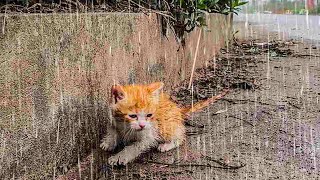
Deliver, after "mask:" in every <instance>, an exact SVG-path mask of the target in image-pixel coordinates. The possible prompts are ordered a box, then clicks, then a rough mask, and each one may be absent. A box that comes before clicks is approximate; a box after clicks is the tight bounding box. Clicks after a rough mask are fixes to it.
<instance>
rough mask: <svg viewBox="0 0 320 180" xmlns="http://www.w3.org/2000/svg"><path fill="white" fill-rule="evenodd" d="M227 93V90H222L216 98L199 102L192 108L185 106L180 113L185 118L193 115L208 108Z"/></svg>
mask: <svg viewBox="0 0 320 180" xmlns="http://www.w3.org/2000/svg"><path fill="white" fill-rule="evenodd" d="M228 92H229V89H224V90H223V92H222V93H221V94H219V95H217V96H213V97H211V98H209V99H207V100H204V101H200V102H198V103H196V104H194V105H193V106H192V105H191V106H187V107H185V108H182V113H183V114H185V115H186V116H189V115H190V114H191V113H194V112H196V111H198V110H200V109H202V108H205V107H207V106H209V104H211V103H214V102H216V101H217V100H219V99H221V98H223V97H224V96H225V95H226V94H227V93H228Z"/></svg>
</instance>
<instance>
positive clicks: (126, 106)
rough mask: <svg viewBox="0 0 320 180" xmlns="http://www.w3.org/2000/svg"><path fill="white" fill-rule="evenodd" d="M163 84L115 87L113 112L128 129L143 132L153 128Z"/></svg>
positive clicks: (113, 91) (113, 88)
mask: <svg viewBox="0 0 320 180" xmlns="http://www.w3.org/2000/svg"><path fill="white" fill-rule="evenodd" d="M162 87H163V83H161V82H158V83H152V84H149V85H127V86H119V85H117V86H113V87H112V95H113V98H114V101H115V104H114V106H113V110H114V111H115V114H116V116H117V117H120V118H119V120H120V121H122V124H124V125H125V126H126V127H129V128H130V129H132V130H135V131H142V130H145V129H150V128H152V127H153V124H154V120H155V114H154V113H155V111H156V108H157V105H158V102H159V95H160V92H161V90H162ZM119 120H118V121H119Z"/></svg>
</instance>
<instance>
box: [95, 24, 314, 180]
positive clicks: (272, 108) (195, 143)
mask: <svg viewBox="0 0 320 180" xmlns="http://www.w3.org/2000/svg"><path fill="white" fill-rule="evenodd" d="M235 29H240V30H243V29H244V24H242V23H237V24H235ZM250 29H251V28H250ZM268 34H269V36H268ZM236 37H237V38H238V41H237V44H238V46H235V47H234V48H230V49H229V50H227V49H223V50H222V51H221V53H220V55H219V56H217V57H216V58H214V59H213V60H212V61H211V62H210V64H208V65H207V67H205V68H202V69H198V70H197V74H196V75H195V77H194V87H193V91H190V90H188V89H187V84H188V81H185V82H183V83H182V85H181V86H180V87H177V88H176V90H175V91H174V93H173V95H172V98H173V99H174V100H176V101H177V102H178V103H179V104H190V103H191V101H192V100H193V101H197V100H199V99H205V98H208V97H210V96H212V95H214V94H218V93H219V92H220V91H221V90H222V89H223V88H225V87H229V88H230V89H232V91H231V92H230V93H229V94H228V95H227V96H226V97H225V98H224V99H223V100H220V101H219V102H217V103H214V104H213V105H211V106H210V107H208V108H207V109H204V110H203V111H202V112H199V113H195V114H193V116H192V117H191V118H190V119H189V120H188V122H189V123H188V124H189V125H188V126H187V134H188V138H187V139H188V140H187V143H186V144H185V145H184V146H182V147H181V148H180V149H177V150H173V151H170V152H167V153H159V152H152V153H147V154H146V155H145V156H143V157H141V158H140V159H138V160H137V161H135V162H134V163H132V164H130V165H128V166H127V167H122V168H116V169H110V168H109V167H107V166H106V167H102V172H104V173H103V175H102V176H101V178H100V179H184V180H186V179H233V180H238V179H299V180H300V179H320V170H319V168H320V167H319V164H320V159H319V158H320V131H319V130H320V104H319V97H320V52H319V48H317V47H315V46H313V45H311V44H303V43H301V42H298V41H296V40H289V39H281V40H279V39H278V37H279V36H278V35H277V34H276V33H268V32H266V31H264V30H263V29H259V28H256V27H252V29H251V31H250V35H248V34H247V32H244V31H240V32H239V33H238V34H237V36H236ZM267 42H270V43H269V44H267ZM268 47H269V48H268Z"/></svg>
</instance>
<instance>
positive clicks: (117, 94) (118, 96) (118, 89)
mask: <svg viewBox="0 0 320 180" xmlns="http://www.w3.org/2000/svg"><path fill="white" fill-rule="evenodd" d="M111 94H112V96H113V98H114V102H115V103H117V102H118V101H121V100H122V99H124V97H125V94H124V91H123V88H122V86H120V85H113V86H112V88H111Z"/></svg>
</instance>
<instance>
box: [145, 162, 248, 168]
mask: <svg viewBox="0 0 320 180" xmlns="http://www.w3.org/2000/svg"><path fill="white" fill-rule="evenodd" d="M146 162H147V163H153V164H160V165H165V166H168V167H208V168H217V169H240V168H243V167H245V166H246V165H244V164H242V165H240V166H229V165H226V166H214V165H211V164H192V163H190V164H179V163H172V164H170V163H164V162H158V161H146ZM218 164H223V163H221V162H220V163H218Z"/></svg>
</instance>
